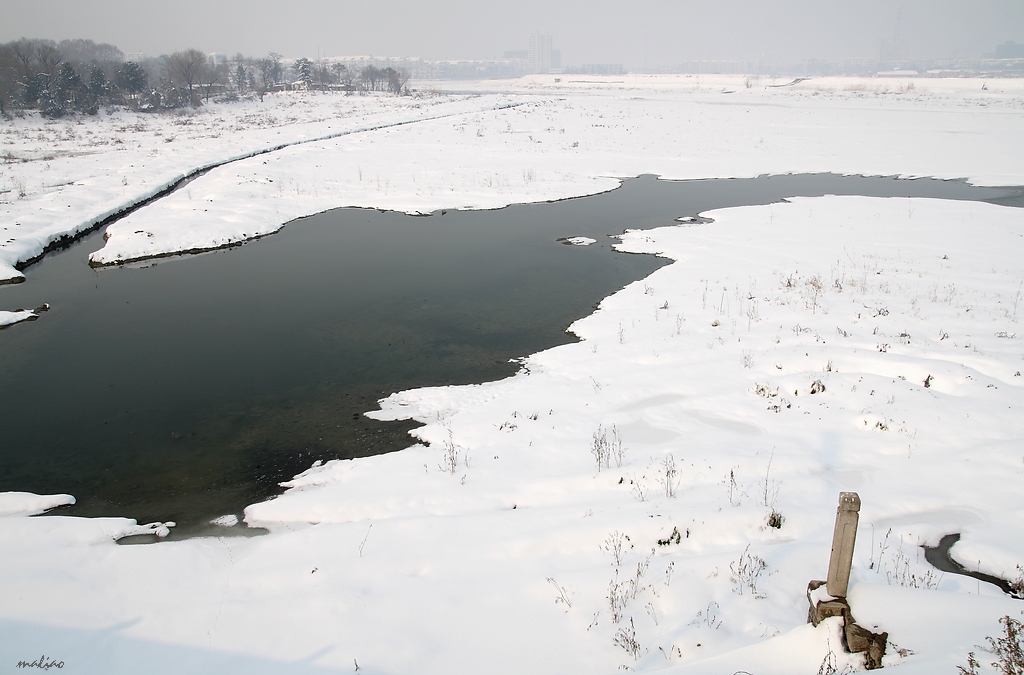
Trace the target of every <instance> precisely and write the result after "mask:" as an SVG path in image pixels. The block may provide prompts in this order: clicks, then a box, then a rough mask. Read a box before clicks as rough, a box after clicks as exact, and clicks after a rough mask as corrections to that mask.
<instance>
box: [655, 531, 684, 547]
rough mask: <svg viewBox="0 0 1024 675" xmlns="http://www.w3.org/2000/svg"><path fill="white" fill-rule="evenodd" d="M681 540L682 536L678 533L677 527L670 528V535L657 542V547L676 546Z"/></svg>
mask: <svg viewBox="0 0 1024 675" xmlns="http://www.w3.org/2000/svg"><path fill="white" fill-rule="evenodd" d="M682 540H683V535H682V534H680V533H679V528H678V527H673V528H672V534H670V535H668V536H667V537H665V538H664V539H659V540H658V546H668V545H669V544H678V543H679V542H681V541H682Z"/></svg>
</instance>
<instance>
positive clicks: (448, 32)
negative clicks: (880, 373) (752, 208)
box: [0, 0, 1024, 69]
mask: <svg viewBox="0 0 1024 675" xmlns="http://www.w3.org/2000/svg"><path fill="white" fill-rule="evenodd" d="M897 30H898V33H899V36H900V37H901V38H902V40H903V41H904V42H905V44H906V47H907V50H908V56H909V57H910V58H972V57H978V56H981V55H982V54H984V53H986V52H992V51H993V50H994V49H995V46H996V45H997V44H999V43H1002V42H1005V41H1007V40H1015V41H1017V42H1018V43H1024V0H903V1H901V0H757V1H754V0H674V1H672V0H615V1H614V2H612V1H610V0H513V1H511V2H487V1H484V0H447V1H446V2H431V1H429V0H376V1H372V0H360V1H359V2H350V1H347V0H342V1H330V0H289V1H283V0H245V1H244V2H242V1H238V0H171V1H169V2H156V1H154V0H0V41H5V42H6V41H8V40H12V39H16V38H19V37H39V38H52V39H54V40H61V39H65V38H89V39H92V40H95V41H96V42H109V43H111V44H114V45H116V46H118V47H120V48H121V50H122V51H124V52H126V53H130V52H143V53H145V54H146V55H149V56H156V55H159V54H165V53H169V52H172V51H176V50H179V49H185V48H188V47H196V48H198V49H201V50H202V51H205V52H212V51H216V52H223V53H227V54H230V55H234V54H235V53H237V52H242V53H244V54H247V55H253V56H262V55H265V54H266V53H267V52H269V51H276V52H280V53H282V54H284V55H285V56H287V57H298V56H307V57H311V58H313V57H316V56H317V53H318V50H319V53H320V54H321V55H326V56H342V55H357V54H372V55H376V56H421V57H424V58H429V59H465V58H468V59H472V58H490V57H500V56H501V55H502V53H503V52H504V51H505V50H516V49H518V50H524V49H526V48H527V43H528V39H529V35H530V33H532V32H537V31H544V32H549V33H551V34H552V35H553V36H554V46H555V47H556V48H558V49H560V50H561V52H562V64H563V65H579V64H583V63H623V64H626V66H627V67H629V68H633V69H641V68H642V67H644V66H645V65H647V66H652V67H653V66H655V65H657V64H671V63H676V62H679V61H682V60H687V59H758V58H766V59H771V60H773V61H774V62H775V63H777V64H780V65H787V64H796V63H799V62H800V61H801V60H802V59H805V58H821V59H829V60H834V59H839V58H877V56H878V54H879V47H880V44H881V41H882V40H883V39H887V40H891V39H892V38H893V37H894V36H896V35H897Z"/></svg>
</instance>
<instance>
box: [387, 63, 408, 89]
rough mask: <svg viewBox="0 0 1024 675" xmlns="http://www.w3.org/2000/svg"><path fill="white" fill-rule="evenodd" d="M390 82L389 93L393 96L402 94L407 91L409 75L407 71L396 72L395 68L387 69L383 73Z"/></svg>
mask: <svg viewBox="0 0 1024 675" xmlns="http://www.w3.org/2000/svg"><path fill="white" fill-rule="evenodd" d="M383 74H384V76H385V77H387V81H388V91H390V92H391V93H392V94H399V95H400V94H401V93H402V91H403V90H404V89H405V85H406V83H407V82H408V81H409V73H407V72H406V71H405V70H395V69H394V68H385V69H384V71H383Z"/></svg>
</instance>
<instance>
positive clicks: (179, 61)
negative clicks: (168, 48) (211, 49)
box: [164, 49, 206, 105]
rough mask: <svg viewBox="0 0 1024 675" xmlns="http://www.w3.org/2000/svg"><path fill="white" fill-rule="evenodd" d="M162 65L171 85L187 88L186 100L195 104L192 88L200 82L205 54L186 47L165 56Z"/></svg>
mask: <svg viewBox="0 0 1024 675" xmlns="http://www.w3.org/2000/svg"><path fill="white" fill-rule="evenodd" d="M164 65H165V67H166V69H167V77H168V79H169V80H170V81H171V85H172V86H174V87H179V88H184V89H187V90H188V101H189V103H190V104H192V105H195V104H196V99H195V94H194V93H193V88H194V87H195V86H196V85H197V84H200V83H201V82H202V76H203V71H204V69H205V68H206V55H205V54H203V53H202V52H201V51H199V50H198V49H186V50H185V51H183V52H174V53H173V54H171V55H170V56H168V57H166V58H165V60H164Z"/></svg>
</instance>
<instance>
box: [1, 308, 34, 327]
mask: <svg viewBox="0 0 1024 675" xmlns="http://www.w3.org/2000/svg"><path fill="white" fill-rule="evenodd" d="M38 316H39V315H38V314H36V313H35V312H33V311H32V310H31V309H18V310H15V311H13V312H7V311H0V328H3V327H5V326H13V325H14V324H16V323H21V322H22V321H31V320H32V319H35V318H38Z"/></svg>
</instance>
